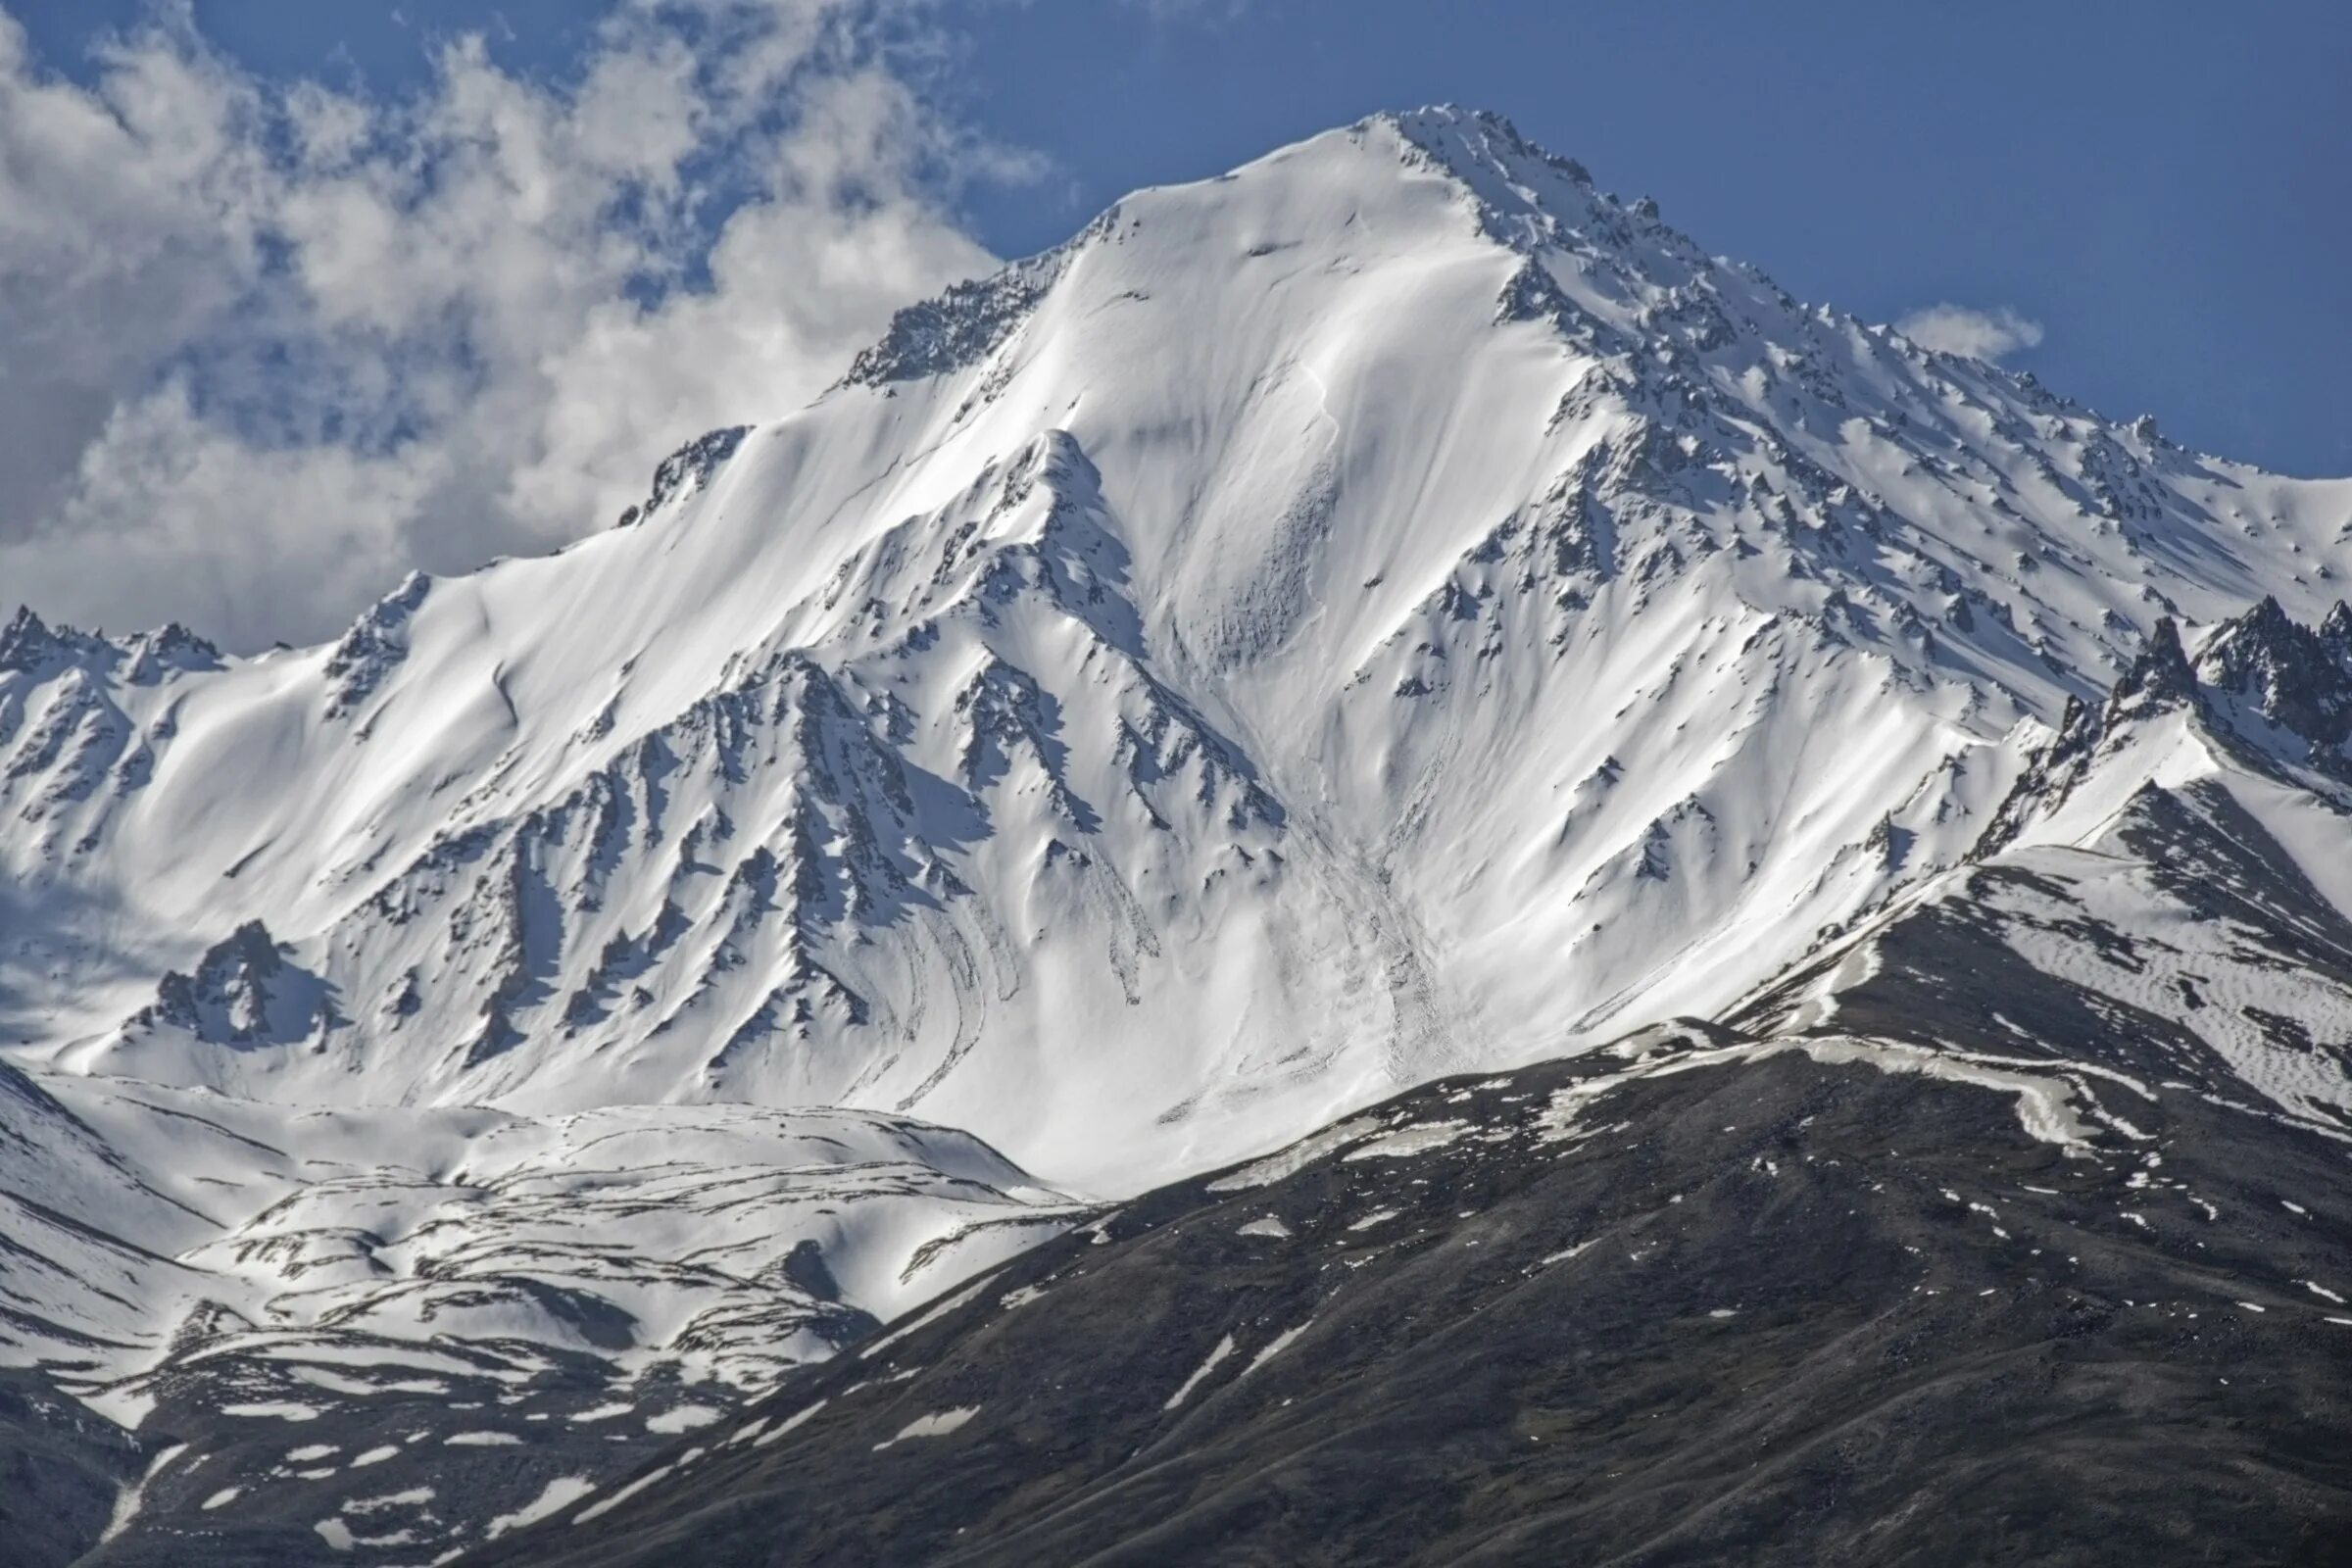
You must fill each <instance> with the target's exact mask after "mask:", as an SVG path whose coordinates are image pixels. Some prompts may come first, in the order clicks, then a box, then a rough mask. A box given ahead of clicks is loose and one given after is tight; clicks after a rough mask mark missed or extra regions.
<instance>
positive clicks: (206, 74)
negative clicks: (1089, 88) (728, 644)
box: [0, 0, 1035, 647]
mask: <svg viewBox="0 0 2352 1568" xmlns="http://www.w3.org/2000/svg"><path fill="white" fill-rule="evenodd" d="M922 27H923V17H922V9H921V3H920V0H618V3H617V4H615V5H614V6H613V9H612V10H611V11H610V12H609V13H608V14H607V15H606V16H605V17H604V19H603V20H602V21H601V22H600V23H599V24H598V25H597V27H596V29H595V32H594V35H593V37H594V41H593V44H592V46H591V47H590V49H589V51H588V54H587V57H586V58H585V60H584V61H583V62H581V65H580V69H579V70H578V71H577V72H576V73H574V74H573V75H571V76H570V77H568V78H566V79H564V80H563V81H557V82H551V81H547V80H542V79H536V78H532V77H527V76H523V75H519V74H516V73H512V72H510V71H508V70H507V69H505V68H504V67H503V66H502V65H501V64H500V63H498V62H497V61H496V60H495V59H493V58H492V56H491V54H490V52H489V49H488V47H487V46H486V44H485V43H484V42H483V41H482V40H481V39H480V38H478V37H461V38H459V39H456V40H454V41H452V42H450V43H448V44H446V45H444V46H443V47H442V48H441V51H440V53H439V55H438V56H437V58H436V60H435V63H434V72H433V75H432V79H431V81H430V83H429V84H428V85H427V86H426V87H424V88H423V89H422V90H420V91H418V92H417V93H414V94H411V95H408V96H405V97H400V98H378V97H368V96H361V95H357V94H354V93H351V92H346V91H341V90H337V89H334V88H330V87H326V86H322V85H319V84H318V83H308V82H306V83H299V84H292V85H288V84H282V83H274V82H269V81H264V80H260V79H257V78H255V77H253V76H251V75H249V74H247V73H244V72H243V71H241V70H240V69H239V68H238V67H236V66H235V65H234V64H233V63H231V62H228V61H226V60H225V59H223V58H222V57H221V56H220V55H219V54H218V53H217V52H215V51H214V50H212V49H211V48H210V47H209V45H208V44H207V43H206V41H205V40H204V39H203V38H202V36H201V35H200V34H199V33H198V32H197V30H196V28H195V25H194V23H193V21H192V20H191V17H190V14H189V13H188V12H187V11H186V10H185V9H184V7H183V8H181V9H179V10H177V11H173V12H167V13H165V14H164V15H163V18H162V20H160V21H159V22H157V23H155V24H153V25H148V26H145V27H143V28H141V29H140V30H137V31H135V32H132V33H129V34H127V35H123V36H121V37H118V38H116V39H114V40H113V41H112V42H110V43H109V44H107V45H106V46H105V48H104V50H103V51H102V53H101V55H100V57H99V58H98V60H97V62H96V68H97V69H96V71H95V73H94V75H93V78H92V80H91V82H90V84H89V85H87V86H83V85H79V84H76V83H73V82H71V81H68V80H65V79H63V78H61V77H59V76H57V75H55V74H53V73H46V72H44V71H43V70H42V68H41V67H40V65H39V63H37V62H35V61H33V60H31V59H30V58H29V57H28V54H27V50H26V45H25V35H24V32H23V29H22V28H21V27H20V26H19V25H18V24H17V23H16V22H15V20H14V19H13V18H11V17H9V16H8V15H7V14H6V12H5V11H0V584H5V591H6V594H7V596H8V597H9V598H10V599H11V600H12V601H13V600H15V599H19V598H22V599H25V600H27V601H30V602H31V603H33V604H34V605H35V606H37V607H38V608H39V609H41V611H42V612H43V613H46V614H53V615H55V616H59V617H62V618H66V619H72V620H76V621H79V622H81V623H84V624H89V623H93V622H95V623H102V624H106V625H109V626H116V627H121V626H127V625H134V624H144V623H150V622H153V621H157V620H161V619H164V618H167V617H178V618H181V619H185V620H188V621H190V622H192V623H194V624H196V625H198V626H199V627H200V629H204V630H206V631H208V632H212V633H215V634H217V635H220V636H222V637H223V638H224V639H226V640H227V641H229V642H231V643H233V644H236V645H239V646H246V647H250V646H254V645H257V644H259V643H263V642H267V641H269V640H270V639H272V638H277V637H285V638H289V639H293V640H302V639H308V638H317V637H323V636H326V635H330V634H331V633H332V632H333V631H334V630H336V629H337V628H338V627H339V626H340V625H341V624H342V623H344V622H345V621H346V620H347V619H348V618H349V617H350V615H351V613H353V612H354V611H355V610H356V609H357V608H358V607H359V606H361V605H362V604H364V603H365V602H366V601H368V599H370V598H372V597H374V596H375V595H377V594H379V593H382V592H384V591H386V590H387V589H388V588H390V587H391V585H392V584H393V583H395V582H396V581H397V580H398V579H399V577H400V575H401V574H402V573H403V572H404V571H405V570H406V569H407V568H408V567H410V566H412V565H422V566H424V567H426V568H428V569H435V570H453V569H463V568H465V567H466V566H469V565H472V564H478V563H479V562H481V561H483V560H486V559H488V558H490V557H492V556H495V555H500V554H505V553H513V552H517V551H524V550H536V549H544V548H547V547H550V546H552V545H555V544H558V543H561V542H562V541H564V539H567V538H570V537H573V536H576V535H577V534H579V533H582V532H586V531H590V530H592V529H594V528H596V527H598V526H602V525H603V524H604V523H605V522H607V521H609V520H610V518H611V516H612V515H613V513H615V512H616V511H618V509H619V508H620V507H621V506H623V505H625V504H626V503H627V502H629V501H632V500H634V499H636V498H637V494H638V492H639V491H640V490H641V489H642V487H643V485H644V482H645V479H646V476H647V473H648V472H649V470H650V469H651V467H652V466H653V464H654V463H655V462H656V461H658V460H659V459H660V458H661V457H662V454H664V453H665V452H667V451H668V450H669V449H670V448H671V447H673V446H675V445H676V444H677V443H678V442H680V441H682V440H684V439H686V438H688V437H691V436H693V435H696V434H699V433H700V432H701V431H703V430H705V429H708V428H710V427H711V426H713V425H717V424H723V423H731V422H736V421H740V420H744V419H750V418H758V417H768V416H773V415H776V414H779V413H783V412H786V411H788V410H790V409H792V408H794V407H796V406H797V405H799V404H800V403H802V402H804V401H806V400H807V399H808V398H809V396H811V395H812V394H813V393H814V392H816V391H817V390H819V389H820V388H821V387H822V386H823V384H824V383H825V382H827V381H828V380H830V379H831V378H832V377H833V376H834V375H835V374H837V373H838V372H839V370H840V368H842V366H843V365H844V364H846V362H847V360H848V358H849V356H850V355H851V354H852V353H853V352H855V350H856V349H857V348H858V347H859V346H861V345H862V344H863V343H864V342H866V341H868V340H869V339H870V338H872V337H873V336H874V335H875V334H876V333H878V331H879V330H880V328H881V326H882V325H883V323H884V322H885V321H886V320H887V319H888V317H889V314H890V312H891V311H892V310H894V309H896V308H897V307H898V306H900V305H902V304H905V303H906V302H907V301H908V300H910V299H913V298H917V297H920V296H921V295H923V294H926V293H929V292H931V291H933V290H935V289H937V288H938V287H940V286H941V285H943V284H944V283H946V282H948V281H950V280H952V279H954V278H956V277H959V276H966V275H969V274H971V273H973V272H975V271H979V270H985V269H986V268H988V267H989V266H990V265H992V262H991V258H990V257H989V256H988V255H987V253H986V252H985V251H984V250H982V248H981V247H980V246H979V245H978V244H977V243H976V242H974V241H973V240H972V239H971V238H970V237H969V236H968V235H967V234H965V233H964V231H963V230H962V228H961V226H960V225H959V224H958V222H957V221H956V213H955V210H954V205H953V204H954V201H955V199H956V190H957V187H958V184H959V182H962V181H968V180H970V179H973V178H989V179H1004V178H1021V177H1027V176H1029V175H1030V174H1032V173H1034V172H1035V171H1034V169H1033V168H1032V167H1031V166H1030V164H1029V163H1028V162H1027V161H1025V160H1023V159H1021V158H1019V157H1017V156H1014V155H1010V154H1007V153H1005V152H1004V151H1003V150H1001V149H996V148H992V147H989V146H986V145H984V144H981V143H979V142H977V141H976V140H974V139H973V138H972V137H970V136H969V135H968V134H966V133H964V132H962V131H960V130H959V129H958V128H957V127H956V125H954V124H953V123H949V122H947V121H945V120H943V119H942V118H941V117H940V116H939V115H938V114H937V113H935V112H934V111H932V110H930V109H928V108H927V107H926V106H925V104H924V102H923V99H922V97H921V96H920V95H919V94H918V92H917V90H916V88H915V86H914V85H912V84H911V83H910V80H909V77H908V74H907V71H908V69H909V68H907V67H905V66H904V65H903V62H905V61H907V60H910V59H916V58H917V55H915V54H909V53H907V52H906V51H908V50H915V51H919V50H920V48H921V47H922V43H923V39H922V36H921V34H922ZM884 39H888V40H891V41H890V42H888V43H885V42H883V41H882V40H884ZM6 608H7V607H5V606H0V611H4V610H5V609H6Z"/></svg>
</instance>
